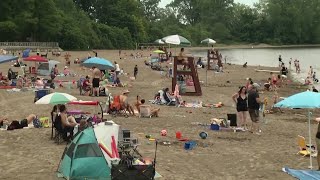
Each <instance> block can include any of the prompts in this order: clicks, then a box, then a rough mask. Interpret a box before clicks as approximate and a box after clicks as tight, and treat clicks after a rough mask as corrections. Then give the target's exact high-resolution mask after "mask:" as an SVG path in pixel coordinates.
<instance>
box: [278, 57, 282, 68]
mask: <svg viewBox="0 0 320 180" xmlns="http://www.w3.org/2000/svg"><path fill="white" fill-rule="evenodd" d="M281 64H282V57H281V55H279V67H281Z"/></svg>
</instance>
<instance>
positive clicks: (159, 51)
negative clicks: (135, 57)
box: [153, 49, 165, 54]
mask: <svg viewBox="0 0 320 180" xmlns="http://www.w3.org/2000/svg"><path fill="white" fill-rule="evenodd" d="M153 52H154V53H158V54H163V53H165V52H164V51H161V50H159V49H158V50H155V51H153Z"/></svg>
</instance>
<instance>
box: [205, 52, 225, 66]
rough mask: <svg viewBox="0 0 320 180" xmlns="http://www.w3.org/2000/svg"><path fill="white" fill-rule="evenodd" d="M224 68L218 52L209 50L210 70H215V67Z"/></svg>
mask: <svg viewBox="0 0 320 180" xmlns="http://www.w3.org/2000/svg"><path fill="white" fill-rule="evenodd" d="M216 65H218V67H222V55H221V54H220V53H219V51H218V50H211V49H210V50H208V70H213V69H214V68H215V66H216Z"/></svg>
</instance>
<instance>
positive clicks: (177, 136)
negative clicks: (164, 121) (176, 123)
mask: <svg viewBox="0 0 320 180" xmlns="http://www.w3.org/2000/svg"><path fill="white" fill-rule="evenodd" d="M181 136H182V134H181V132H180V131H177V132H176V138H177V139H181Z"/></svg>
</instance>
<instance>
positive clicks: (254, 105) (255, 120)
mask: <svg viewBox="0 0 320 180" xmlns="http://www.w3.org/2000/svg"><path fill="white" fill-rule="evenodd" d="M250 86H251V90H250V91H249V92H248V111H249V115H250V118H251V121H252V126H251V132H252V133H255V134H257V135H260V133H259V129H260V127H259V108H260V103H261V100H260V98H259V93H258V91H257V88H258V87H257V86H258V85H257V84H253V85H250ZM249 89H250V88H249Z"/></svg>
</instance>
